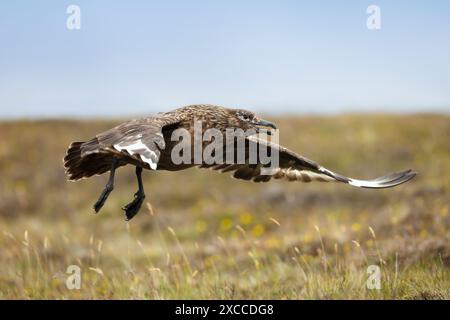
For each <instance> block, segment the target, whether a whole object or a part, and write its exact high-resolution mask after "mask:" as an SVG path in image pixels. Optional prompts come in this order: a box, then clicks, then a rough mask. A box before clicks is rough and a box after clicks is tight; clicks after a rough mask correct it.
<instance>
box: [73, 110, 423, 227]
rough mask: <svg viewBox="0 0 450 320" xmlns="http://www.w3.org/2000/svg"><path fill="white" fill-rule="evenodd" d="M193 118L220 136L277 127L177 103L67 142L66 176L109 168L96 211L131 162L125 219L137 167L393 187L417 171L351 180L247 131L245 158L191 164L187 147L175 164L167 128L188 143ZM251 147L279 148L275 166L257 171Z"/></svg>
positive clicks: (245, 115)
mask: <svg viewBox="0 0 450 320" xmlns="http://www.w3.org/2000/svg"><path fill="white" fill-rule="evenodd" d="M194 121H201V122H202V124H203V126H202V131H203V132H205V131H206V130H207V129H210V128H214V129H218V130H220V132H222V133H223V135H225V131H226V130H227V129H230V128H231V129H232V128H240V129H243V130H251V129H254V130H256V131H258V130H260V129H261V128H268V127H271V128H276V127H275V125H274V124H272V123H270V122H267V121H265V120H262V119H259V118H258V117H256V116H255V115H254V114H253V113H252V112H250V111H247V110H242V109H228V108H223V107H219V106H213V105H192V106H187V107H183V108H179V109H176V110H173V111H170V112H166V113H160V114H157V115H155V116H152V117H147V118H142V119H137V120H132V121H128V122H125V123H122V124H120V125H118V126H117V127H115V128H112V129H110V130H108V131H105V132H103V133H100V134H98V135H97V136H96V137H95V138H93V139H91V140H89V141H87V142H74V143H72V144H71V145H70V147H69V149H68V151H67V154H66V156H65V158H64V167H65V168H66V172H67V175H68V177H69V180H78V179H81V178H87V177H90V176H92V175H99V174H102V173H105V172H107V171H110V178H109V181H108V184H107V185H106V187H105V190H103V192H102V194H101V196H100V198H99V199H98V201H97V203H96V204H95V205H94V209H95V211H96V212H98V211H99V210H100V209H101V207H102V206H103V204H104V202H105V201H106V199H107V197H108V195H109V193H110V192H111V191H112V189H113V185H114V173H115V170H116V169H117V168H118V167H121V166H124V165H127V164H131V165H134V166H136V176H137V180H138V186H139V190H138V192H136V194H135V199H134V200H133V201H132V202H131V203H130V204H128V205H126V206H125V207H124V210H125V213H126V218H127V219H128V220H129V219H131V218H132V217H133V216H134V215H135V214H136V213H137V212H138V211H139V209H140V207H141V205H142V203H143V200H144V198H145V195H144V190H143V185H142V179H141V173H142V169H148V170H168V171H178V170H183V169H187V168H190V167H193V166H197V167H200V168H210V169H213V170H216V171H220V172H230V173H232V174H233V176H234V177H235V178H237V179H242V180H251V181H254V182H267V181H269V180H271V179H272V178H274V179H287V180H288V181H301V182H309V181H313V180H315V181H324V182H327V181H335V182H342V183H347V184H350V185H353V186H357V187H364V188H387V187H392V186H395V185H398V184H401V183H404V182H406V181H409V180H410V179H412V178H413V177H414V176H415V174H416V173H415V172H412V171H411V170H407V171H403V172H398V173H393V174H389V175H386V176H383V177H380V178H377V179H374V180H369V181H364V180H355V179H351V178H347V177H344V176H341V175H339V174H336V173H334V172H332V171H330V170H328V169H325V168H323V167H321V166H320V165H318V164H317V163H315V162H314V161H311V160H309V159H306V158H304V157H302V156H300V155H298V154H296V153H294V152H292V151H290V150H288V149H286V148H284V147H282V146H280V145H278V144H275V143H273V142H271V141H270V140H266V139H260V138H259V137H257V136H256V135H252V136H247V137H246V139H245V146H244V147H243V148H239V147H237V148H236V152H244V154H245V162H244V163H237V162H236V163H219V164H208V163H206V162H204V161H203V162H201V163H194V159H193V157H194V152H191V158H192V159H191V162H190V163H182V164H175V163H174V162H173V160H172V157H171V153H172V149H173V148H174V147H175V145H176V144H178V143H179V142H178V141H172V140H171V137H172V133H173V132H174V131H175V130H177V129H180V128H184V129H186V130H187V131H188V132H189V133H190V134H191V135H190V136H191V137H192V139H191V141H190V142H191V145H192V146H193V145H194V142H195V136H194ZM224 141H225V138H224ZM233 143H234V142H233ZM202 144H203V146H204V147H205V146H206V145H208V144H209V142H202ZM253 146H264V147H267V148H268V149H269V150H270V152H271V153H273V152H278V154H279V165H278V166H277V167H276V168H273V170H271V171H270V172H267V171H264V172H263V171H262V170H263V169H264V168H265V167H268V165H263V164H262V163H260V162H257V163H253V164H250V163H249V161H248V159H249V150H252V149H251V148H252V147H253ZM225 149H226V144H225V145H224V152H223V154H225ZM258 161H259V159H258Z"/></svg>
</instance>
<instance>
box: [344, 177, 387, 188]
mask: <svg viewBox="0 0 450 320" xmlns="http://www.w3.org/2000/svg"><path fill="white" fill-rule="evenodd" d="M348 184H350V185H352V186H355V187H360V188H379V187H380V183H379V182H377V181H368V180H357V179H350V181H349V182H348Z"/></svg>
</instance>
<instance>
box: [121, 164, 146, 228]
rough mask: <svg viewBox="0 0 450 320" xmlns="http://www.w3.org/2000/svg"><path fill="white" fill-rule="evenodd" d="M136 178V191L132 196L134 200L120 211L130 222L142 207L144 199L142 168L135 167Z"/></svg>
mask: <svg viewBox="0 0 450 320" xmlns="http://www.w3.org/2000/svg"><path fill="white" fill-rule="evenodd" d="M136 177H137V181H138V187H139V189H138V191H137V192H136V193H135V194H134V200H133V201H131V202H130V203H129V204H127V205H126V206H125V207H123V208H122V209H123V210H124V211H125V216H126V220H131V219H132V218H133V217H134V216H135V215H136V214H137V213H138V212H139V209H140V208H141V206H142V203H143V202H144V199H145V193H144V186H143V184H142V168H141V167H136Z"/></svg>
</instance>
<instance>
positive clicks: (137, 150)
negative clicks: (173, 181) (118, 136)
mask: <svg viewBox="0 0 450 320" xmlns="http://www.w3.org/2000/svg"><path fill="white" fill-rule="evenodd" d="M113 147H114V149H116V150H117V151H119V152H122V151H126V152H128V153H129V154H130V155H135V154H137V155H139V157H140V158H141V160H142V161H144V162H146V163H148V165H149V166H150V168H151V169H153V170H156V167H157V163H158V158H159V155H157V154H156V153H155V152H154V151H153V150H151V149H149V147H147V146H146V145H145V144H144V143H142V140H141V139H138V140H134V141H130V142H128V141H126V142H121V143H117V144H115V145H113Z"/></svg>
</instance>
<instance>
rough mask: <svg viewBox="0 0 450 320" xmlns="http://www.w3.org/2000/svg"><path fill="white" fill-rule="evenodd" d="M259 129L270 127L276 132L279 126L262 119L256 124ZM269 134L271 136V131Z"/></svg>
mask: <svg viewBox="0 0 450 320" xmlns="http://www.w3.org/2000/svg"><path fill="white" fill-rule="evenodd" d="M255 124H256V125H257V126H258V127H270V128H272V129H274V130H276V129H277V126H276V125H275V123H273V122H270V121H267V120H264V119H260V120H258V121H256V123H255ZM267 133H268V134H269V135H270V134H271V130H268V131H267Z"/></svg>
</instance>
